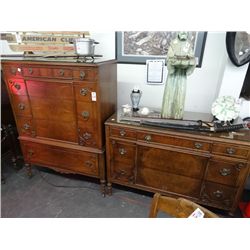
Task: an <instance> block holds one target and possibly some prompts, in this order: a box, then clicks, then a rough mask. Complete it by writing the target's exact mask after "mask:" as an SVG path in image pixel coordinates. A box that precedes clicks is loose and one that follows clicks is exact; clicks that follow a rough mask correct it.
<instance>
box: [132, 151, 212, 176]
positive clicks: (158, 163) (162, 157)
mask: <svg viewBox="0 0 250 250" xmlns="http://www.w3.org/2000/svg"><path fill="white" fill-rule="evenodd" d="M137 159H138V168H148V169H152V170H158V171H161V172H166V173H172V174H177V175H183V176H188V177H192V178H197V179H202V178H203V175H204V172H205V169H206V166H207V162H208V158H207V157H203V156H197V155H192V154H185V153H179V152H174V151H170V150H164V149H157V148H151V147H144V146H139V147H138V158H137Z"/></svg>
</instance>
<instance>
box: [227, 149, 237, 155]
mask: <svg viewBox="0 0 250 250" xmlns="http://www.w3.org/2000/svg"><path fill="white" fill-rule="evenodd" d="M226 152H227V153H228V154H230V155H233V154H234V153H235V149H234V148H227V149H226Z"/></svg>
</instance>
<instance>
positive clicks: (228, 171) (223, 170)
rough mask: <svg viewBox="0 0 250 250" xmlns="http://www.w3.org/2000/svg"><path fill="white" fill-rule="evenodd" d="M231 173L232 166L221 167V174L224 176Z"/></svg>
mask: <svg viewBox="0 0 250 250" xmlns="http://www.w3.org/2000/svg"><path fill="white" fill-rule="evenodd" d="M230 174H231V169H230V168H222V169H220V175H222V176H227V175H230Z"/></svg>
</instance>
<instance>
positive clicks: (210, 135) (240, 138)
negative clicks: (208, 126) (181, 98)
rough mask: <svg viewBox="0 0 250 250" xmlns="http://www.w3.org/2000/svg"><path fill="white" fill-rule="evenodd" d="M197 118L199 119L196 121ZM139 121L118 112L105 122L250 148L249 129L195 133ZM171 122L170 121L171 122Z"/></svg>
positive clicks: (193, 114)
mask: <svg viewBox="0 0 250 250" xmlns="http://www.w3.org/2000/svg"><path fill="white" fill-rule="evenodd" d="M185 117H186V119H187V120H189V118H190V117H194V119H193V120H194V121H197V120H199V119H200V120H202V121H208V119H211V118H212V115H210V114H206V113H196V112H186V113H185V115H184V118H185ZM197 118H199V119H197ZM139 120H140V119H134V120H133V119H131V120H130V119H128V120H126V119H124V116H123V115H122V111H121V110H119V111H117V112H116V113H115V114H113V115H112V116H111V117H110V118H109V119H108V120H107V121H106V122H105V124H106V125H114V126H119V127H125V128H126V127H127V128H133V129H136V130H141V131H148V132H156V133H163V134H169V135H176V136H185V137H191V138H197V139H198V138H200V139H206V138H207V139H209V140H212V141H214V140H216V141H221V142H229V143H230V142H231V143H234V142H235V143H240V144H244V145H246V146H250V129H240V130H235V131H232V132H212V131H211V132H203V131H195V130H185V129H177V128H162V127H158V126H151V125H144V124H141V123H140V121H139ZM165 120H166V119H165ZM171 121H172V120H171Z"/></svg>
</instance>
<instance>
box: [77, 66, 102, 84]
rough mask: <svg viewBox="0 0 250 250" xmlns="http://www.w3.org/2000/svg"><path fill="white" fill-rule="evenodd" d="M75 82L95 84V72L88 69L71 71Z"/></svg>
mask: <svg viewBox="0 0 250 250" xmlns="http://www.w3.org/2000/svg"><path fill="white" fill-rule="evenodd" d="M73 76H74V79H75V80H80V81H90V82H95V81H96V80H97V70H95V69H92V68H91V69H90V68H80V69H77V70H74V71H73Z"/></svg>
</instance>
